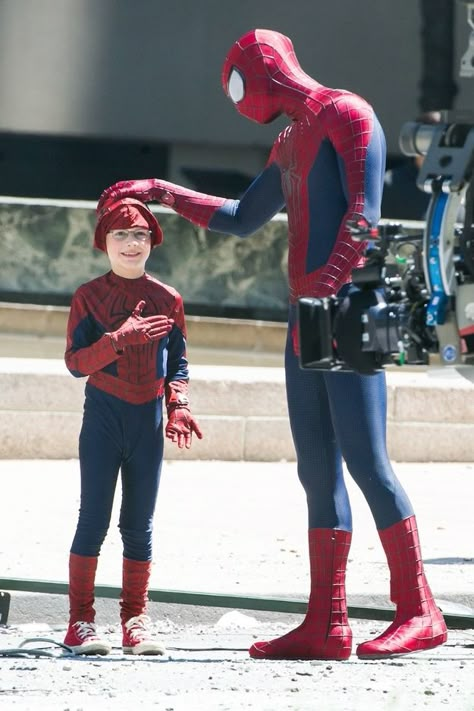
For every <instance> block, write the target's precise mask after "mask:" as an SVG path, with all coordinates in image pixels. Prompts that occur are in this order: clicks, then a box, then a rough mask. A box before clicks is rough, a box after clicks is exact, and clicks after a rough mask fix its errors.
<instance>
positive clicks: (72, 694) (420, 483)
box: [0, 460, 474, 711]
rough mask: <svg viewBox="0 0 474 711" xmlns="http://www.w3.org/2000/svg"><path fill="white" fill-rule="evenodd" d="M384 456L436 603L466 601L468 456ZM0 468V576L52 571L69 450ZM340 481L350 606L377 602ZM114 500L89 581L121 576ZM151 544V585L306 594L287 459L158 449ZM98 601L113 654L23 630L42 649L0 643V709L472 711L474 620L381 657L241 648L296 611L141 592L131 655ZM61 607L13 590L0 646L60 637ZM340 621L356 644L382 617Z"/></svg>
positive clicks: (302, 512)
mask: <svg viewBox="0 0 474 711" xmlns="http://www.w3.org/2000/svg"><path fill="white" fill-rule="evenodd" d="M395 468H396V471H397V473H398V475H399V477H400V479H401V481H402V483H403V484H404V485H405V487H406V488H407V490H408V493H409V495H410V497H411V499H412V502H413V504H414V507H415V510H416V513H417V518H418V523H419V527H420V532H421V541H422V550H423V557H424V561H425V566H426V571H427V575H428V578H429V581H430V583H431V587H432V588H433V591H434V593H435V596H436V598H437V601H438V604H439V605H440V607H441V609H442V610H443V611H444V612H449V613H454V614H456V613H459V614H474V613H473V608H474V553H473V547H472V540H473V524H472V493H473V489H474V464H455V463H453V464H449V465H447V464H423V465H420V464H416V465H414V464H397V465H395ZM0 469H1V472H2V477H1V484H2V489H1V491H0V540H1V541H2V546H1V550H0V578H4V579H7V578H10V579H12V578H28V579H40V580H52V581H65V580H66V576H67V558H68V550H69V545H70V542H71V539H72V535H73V532H74V528H75V523H76V517H77V509H78V495H79V480H78V462H77V461H76V460H67V461H61V460H56V461H51V460H35V461H32V460H22V461H17V460H15V461H12V460H3V461H1V462H0ZM347 483H348V487H349V489H350V494H351V500H352V504H353V518H354V538H353V546H352V548H351V554H350V559H349V566H348V574H347V588H348V597H349V604H351V605H378V606H380V605H384V606H387V605H388V604H389V603H388V572H387V567H386V564H385V560H384V555H383V551H382V548H381V545H380V543H379V540H378V536H377V534H376V531H375V527H374V524H373V521H372V518H371V516H370V512H369V510H368V507H367V505H366V503H365V501H364V499H363V497H362V496H361V494H360V492H359V491H358V490H357V489H356V487H355V486H354V485H353V483H352V481H351V480H350V478H349V477H348V478H347ZM117 494H119V492H117ZM118 505H119V495H117V498H116V507H115V510H114V518H113V524H112V526H111V529H110V531H109V535H108V537H107V540H106V543H105V544H104V547H103V551H102V555H101V558H100V564H99V572H98V580H97V582H98V583H100V584H104V585H114V586H118V585H119V582H120V566H121V545H120V538H119V535H118V530H117V527H116V524H117V519H118ZM154 541H155V560H154V570H153V575H152V581H151V587H152V588H153V589H161V590H177V591H188V592H191V591H198V592H209V593H215V594H219V593H222V594H224V593H227V594H232V595H236V596H239V595H243V596H245V595H263V596H273V597H281V598H297V599H305V598H306V597H307V594H308V566H307V551H306V506H305V501H304V496H303V492H302V489H301V487H300V485H299V483H298V481H297V477H296V472H295V465H294V464H293V463H287V462H277V463H252V462H219V461H181V460H173V461H168V462H165V466H164V471H163V478H162V483H161V490H160V495H159V500H158V506H157V512H156V524H155V532H154ZM0 589H1V585H0ZM97 610H98V619H97V622H98V624H99V627H100V630H101V632H102V633H103V634H104V635H105V636H107V637H108V638H109V639H110V641H111V643H112V645H113V647H114V649H113V654H112V655H110V656H109V657H105V658H96V657H92V658H88V659H84V658H71V657H68V656H64V655H63V654H62V653H61V650H60V649H59V648H56V647H53V646H52V645H51V643H46V642H41V641H33V642H31V643H28V644H29V646H39V647H42V648H47V649H48V650H50V651H51V654H52V655H53V656H52V657H51V658H44V657H35V656H34V655H29V656H27V657H18V658H15V657H12V656H4V657H1V656H0V708H1V709H2V711H3V710H4V709H5V711H7V710H10V709H12V710H20V709H21V710H22V711H24V710H26V709H32V710H33V709H34V710H36V709H40V708H41V707H44V708H47V709H48V711H49V709H52V710H53V711H59V710H60V709H61V710H63V711H65V710H66V709H69V711H79V709H81V710H83V711H89V709H93V710H95V709H107V710H108V709H130V708H138V707H140V708H142V709H144V710H145V711H146V710H147V709H159V710H160V711H194V710H195V709H201V708H202V709H206V710H208V711H237V709H238V710H239V711H240V710H241V709H251V710H252V711H283V710H287V709H288V710H289V711H313V710H315V709H324V711H333V710H334V711H335V710H336V709H337V711H358V710H359V709H364V710H365V709H366V708H367V707H368V706H372V707H373V708H374V709H377V710H379V709H380V710H382V711H385V710H387V711H389V710H390V711H392V710H393V709H397V710H400V711H402V710H405V709H415V710H421V709H444V708H447V707H448V706H449V707H450V708H454V709H456V711H458V710H459V711H468V710H469V711H472V709H474V674H473V672H474V630H463V631H456V630H451V631H450V635H449V638H448V642H447V644H446V645H444V646H443V647H440V648H438V649H435V650H433V651H431V652H424V653H421V654H418V655H411V656H408V657H402V658H398V659H394V660H386V661H382V662H381V661H370V662H368V661H365V662H364V661H361V660H358V659H357V657H356V656H355V655H353V656H352V657H351V659H350V660H348V661H347V662H320V661H312V662H311V661H294V662H289V661H256V660H252V659H250V658H249V656H248V653H247V649H248V647H249V646H250V644H252V642H253V641H254V640H255V639H266V638H269V637H271V636H276V635H278V634H281V633H283V632H285V631H287V630H289V629H291V627H293V626H295V625H296V624H298V623H299V622H300V621H301V619H302V617H301V615H294V614H293V615H289V614H287V613H276V612H257V611H253V610H242V609H224V608H217V607H216V608H214V607H201V606H190V605H178V604H162V603H157V602H154V603H151V604H150V615H151V617H152V620H153V625H154V629H155V631H156V634H157V635H158V636H159V638H160V639H162V640H163V641H164V643H165V645H166V647H167V654H166V655H165V657H161V658H155V659H154V658H149V659H147V658H138V659H130V658H129V657H123V656H122V654H121V650H120V635H119V627H118V603H117V600H113V599H101V600H98V601H97ZM66 616H67V598H66V596H65V595H49V594H34V593H21V592H13V593H12V601H11V609H10V614H9V619H8V626H7V627H0V653H1V652H2V650H3V652H5V651H6V652H7V653H10V654H11V653H12V652H13V650H14V649H16V648H17V647H18V645H19V644H21V642H24V641H25V640H27V639H30V638H33V639H36V638H45V639H47V640H55V641H57V642H59V641H61V640H62V638H63V635H64V630H65V625H66ZM351 624H352V627H353V631H354V638H355V644H357V643H358V642H359V641H362V640H363V639H368V638H370V637H372V636H374V635H375V634H377V633H379V632H380V631H382V629H383V628H384V627H385V626H386V624H387V623H385V622H381V621H373V620H362V619H354V620H352V622H351ZM355 644H354V649H355Z"/></svg>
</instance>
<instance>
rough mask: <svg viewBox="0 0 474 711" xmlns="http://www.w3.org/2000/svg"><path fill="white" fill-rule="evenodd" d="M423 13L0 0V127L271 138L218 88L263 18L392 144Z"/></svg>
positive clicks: (261, 2)
mask: <svg viewBox="0 0 474 711" xmlns="http://www.w3.org/2000/svg"><path fill="white" fill-rule="evenodd" d="M453 2H454V0H453ZM455 5H456V6H459V7H457V8H456V12H457V21H456V25H457V28H456V56H459V55H460V54H461V53H462V52H463V51H464V49H465V47H466V45H467V37H468V28H467V23H466V19H465V9H464V6H463V5H462V4H460V3H457V2H455ZM419 15H420V11H419V4H418V2H416V0H398V2H394V1H393V0H360V1H358V2H348V1H347V0H332V2H325V1H324V2H323V1H321V0H319V1H316V2H308V0H294V1H293V2H291V3H290V4H289V3H288V2H286V1H284V0H258V2H255V0H240V1H239V2H235V3H234V2H229V1H228V0H201V1H200V2H193V1H191V0H182V1H181V2H179V1H176V2H162V1H160V0H134V1H133V2H132V1H130V0H0V107H1V108H0V130H3V131H24V132H34V133H37V132H47V133H57V134H66V135H81V136H83V135H87V136H95V137H98V136H99V137H100V136H103V137H133V138H140V139H143V138H148V139H153V140H160V141H161V140H164V141H171V142H173V143H177V144H179V143H185V144H201V145H202V144H214V145H221V146H234V147H238V146H249V145H250V146H255V147H258V146H267V145H268V144H269V143H270V141H271V138H272V136H274V135H275V127H274V126H272V127H265V128H264V127H260V126H256V125H253V124H252V123H251V122H249V121H245V120H243V119H242V118H241V117H240V116H239V115H238V114H237V112H236V111H235V110H234V109H233V107H232V105H231V104H230V102H229V101H228V100H227V99H226V98H225V96H224V94H223V92H222V90H221V87H220V69H221V65H222V61H223V58H224V56H225V54H226V52H227V50H228V49H229V47H230V46H231V44H232V43H233V42H234V40H235V39H237V38H238V37H239V36H240V35H241V34H242V33H243V32H245V31H246V30H248V29H250V28H252V27H256V26H263V27H265V26H266V27H269V28H272V29H276V30H279V31H282V32H283V33H285V34H288V35H289V36H290V37H292V39H293V41H294V45H295V48H296V51H297V55H298V57H299V59H300V62H301V64H302V66H303V68H304V69H306V70H307V71H308V72H309V73H310V74H313V75H314V76H315V77H316V78H317V79H318V80H320V81H321V82H322V83H323V84H327V85H328V86H338V87H343V88H350V89H352V90H354V91H356V92H358V93H361V94H362V95H363V96H365V97H366V98H368V99H369V100H370V101H371V102H372V103H373V104H374V106H375V108H376V110H377V112H378V113H379V115H380V117H381V119H382V123H383V124H384V126H385V129H386V132H387V136H388V139H389V149H390V150H391V151H397V150H398V148H397V139H398V131H399V127H400V125H401V123H402V122H403V121H405V120H408V119H410V118H411V117H413V115H414V114H415V113H416V112H417V110H418V109H417V93H418V88H417V84H418V81H419V71H420V48H419V31H420V16H419ZM433 21H435V18H433ZM456 66H457V64H456ZM466 103H469V104H470V106H471V108H474V107H473V106H472V103H473V101H472V84H471V85H469V80H460V93H459V95H458V98H457V104H458V105H462V106H466Z"/></svg>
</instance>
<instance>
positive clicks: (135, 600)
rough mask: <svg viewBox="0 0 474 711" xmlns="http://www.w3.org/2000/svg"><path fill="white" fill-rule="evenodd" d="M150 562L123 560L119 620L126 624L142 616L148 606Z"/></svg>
mask: <svg viewBox="0 0 474 711" xmlns="http://www.w3.org/2000/svg"><path fill="white" fill-rule="evenodd" d="M151 565H152V564H151V561H149V560H130V559H129V558H124V559H123V570H122V595H121V599H120V619H121V620H122V623H125V622H128V620H130V619H131V618H132V617H137V616H138V615H144V614H145V613H146V609H147V605H148V586H149V583H150V575H151Z"/></svg>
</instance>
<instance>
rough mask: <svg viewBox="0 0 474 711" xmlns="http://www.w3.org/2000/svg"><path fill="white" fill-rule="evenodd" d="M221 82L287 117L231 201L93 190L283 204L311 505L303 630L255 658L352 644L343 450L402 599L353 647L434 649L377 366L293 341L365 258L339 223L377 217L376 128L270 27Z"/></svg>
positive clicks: (298, 422) (247, 207)
mask: <svg viewBox="0 0 474 711" xmlns="http://www.w3.org/2000/svg"><path fill="white" fill-rule="evenodd" d="M222 84H223V88H224V91H225V93H226V94H227V96H228V97H229V98H230V99H231V100H232V101H233V102H234V104H235V107H236V109H237V111H238V112H239V113H241V114H242V115H243V116H245V117H247V118H249V119H251V120H254V121H257V122H258V123H262V124H264V123H268V122H270V121H272V120H273V119H275V118H276V117H277V116H280V115H281V114H285V115H286V116H288V117H289V118H290V120H291V122H290V123H289V125H288V126H287V127H286V128H284V129H283V131H281V133H280V134H279V135H278V137H277V139H276V140H275V142H274V145H273V148H272V150H271V152H270V156H269V159H268V161H267V164H266V166H265V168H264V169H263V171H262V172H261V173H260V175H258V176H257V177H256V179H255V180H254V181H253V183H252V184H251V185H250V187H249V188H248V189H247V191H246V192H245V194H244V195H243V196H242V198H241V199H240V200H227V199H225V198H220V197H215V196H209V195H203V194H201V193H197V192H194V191H190V190H187V189H186V188H183V187H181V186H177V185H174V184H172V183H169V182H167V181H163V180H160V179H150V180H139V181H123V182H121V183H117V184H116V185H114V186H112V187H111V188H109V189H108V190H106V191H105V193H104V194H103V198H102V199H101V200H103V199H110V198H111V197H124V196H126V195H129V196H134V197H138V198H139V199H140V200H143V201H147V200H157V201H158V202H160V203H162V204H165V205H168V206H170V207H172V208H173V209H174V210H175V211H176V212H177V213H179V214H180V215H182V216H183V217H185V218H186V219H188V220H190V221H192V222H194V223H195V224H198V225H201V226H203V227H207V228H208V229H210V230H216V231H218V232H223V233H228V234H233V235H238V236H241V237H245V236H246V235H248V234H251V233H253V232H255V230H257V229H258V228H259V227H260V226H262V225H263V224H264V223H265V222H267V221H268V220H269V219H270V218H271V217H272V216H273V215H275V213H277V212H278V211H279V210H280V209H281V208H282V207H283V206H286V210H287V214H288V241H289V251H288V280H289V302H290V304H289V328H288V339H287V346H286V355H285V370H286V386H287V399H288V409H289V417H290V424H291V430H292V434H293V439H294V444H295V448H296V454H297V462H298V475H299V478H300V481H301V483H302V485H303V487H304V489H305V492H306V496H307V502H308V524H309V550H310V569H311V595H310V600H309V606H308V613H307V615H306V618H305V621H304V622H303V624H302V625H301V626H300V627H298V628H297V629H296V630H293V631H292V632H290V633H289V634H288V635H285V636H284V637H281V638H279V639H276V640H272V641H270V642H258V643H256V644H254V645H253V646H252V648H251V650H250V654H251V655H252V656H254V657H263V658H322V659H345V658H347V657H348V656H349V655H350V653H351V642H352V633H351V630H350V627H349V624H348V621H347V611H346V603H345V570H346V563H347V555H348V552H349V547H350V541H351V530H352V519H351V508H350V502H349V497H348V493H347V489H346V485H345V482H344V476H343V467H342V462H343V459H344V460H345V462H346V464H347V468H348V470H349V472H350V474H351V476H352V477H353V478H354V480H355V481H356V482H357V484H358V485H359V487H360V488H361V490H362V492H363V494H364V496H365V498H366V499H367V502H368V504H369V506H370V509H371V511H372V514H373V516H374V520H375V523H376V526H377V529H378V530H379V533H380V536H381V539H382V543H383V544H384V548H385V551H386V553H387V558H388V562H389V566H390V570H391V574H392V599H394V601H395V602H397V604H398V613H397V619H396V621H395V622H394V627H392V626H391V627H390V628H389V629H388V630H387V631H386V632H384V633H383V634H382V635H381V636H380V637H379V638H377V639H376V640H372V641H370V642H366V643H364V644H362V645H359V647H358V650H357V653H358V655H359V656H361V657H385V656H393V655H396V654H402V653H406V652H407V651H415V650H418V649H425V648H429V647H433V646H436V645H438V644H441V643H442V642H443V641H444V640H445V639H446V632H445V626H444V621H443V620H442V617H441V615H440V613H439V612H438V611H437V608H436V606H435V605H434V602H433V599H432V596H431V592H429V594H428V592H427V591H429V588H428V584H427V583H426V580H425V577H424V572H423V569H422V563H421V556H420V554H419V544H418V539H417V529H416V521H415V517H414V514H413V509H412V506H411V504H410V501H409V499H408V497H407V495H406V493H405V491H404V489H403V488H402V486H401V484H400V482H399V480H398V479H397V477H396V475H395V474H394V472H393V469H392V467H391V464H390V461H389V457H388V454H387V448H386V385H385V376H384V374H383V373H379V374H376V375H372V376H365V375H359V374H357V373H341V372H338V373H332V372H318V371H308V370H302V369H300V367H299V362H298V344H297V342H296V340H297V339H296V337H295V333H296V317H297V314H296V303H297V300H298V298H300V297H305V296H314V297H326V296H330V295H335V294H338V293H339V294H340V293H341V290H344V289H347V288H348V287H347V285H349V284H350V280H351V272H352V269H353V268H354V267H356V266H357V265H358V264H359V263H360V261H361V258H362V253H363V249H364V245H363V244H360V243H357V242H354V241H353V240H352V239H351V236H350V233H349V231H348V229H347V227H346V223H347V221H348V220H350V219H356V218H358V217H359V216H361V215H362V216H364V217H365V219H366V220H367V221H368V222H369V223H372V224H375V223H377V221H378V219H379V217H380V204H381V195H382V186H383V178H384V170H385V139H384V134H383V131H382V128H381V126H380V124H379V122H378V120H377V117H376V115H375V113H374V111H373V109H372V107H371V106H370V105H369V104H368V103H367V102H366V101H365V100H364V99H363V98H361V97H360V96H357V95H355V94H353V93H350V92H348V91H343V90H339V89H330V88H327V87H324V86H322V85H321V84H319V83H318V82H316V81H315V80H314V79H312V78H311V77H310V76H308V75H307V74H306V73H305V72H304V71H303V69H302V68H301V66H300V65H299V63H298V60H297V58H296V56H295V53H294V49H293V45H292V43H291V40H289V39H288V38H287V37H285V36H283V35H281V34H279V33H278V32H273V31H269V30H252V31H251V32H248V33H247V34H246V35H244V36H243V37H242V38H241V39H240V40H239V41H238V42H236V43H235V45H234V46H233V47H232V49H231V51H230V52H229V54H228V56H227V58H226V60H225V63H224V67H223V71H222ZM270 408H271V403H269V409H270ZM273 525H277V523H275V522H274V523H273ZM414 550H416V553H414V552H413V551H414ZM427 600H428V601H427ZM402 618H403V624H402V622H401V620H402ZM406 619H408V620H409V622H406ZM427 629H428V630H429V631H427Z"/></svg>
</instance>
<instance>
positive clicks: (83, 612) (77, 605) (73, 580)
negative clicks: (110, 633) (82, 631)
mask: <svg viewBox="0 0 474 711" xmlns="http://www.w3.org/2000/svg"><path fill="white" fill-rule="evenodd" d="M98 560H99V559H98V557H96V556H84V555H76V554H75V553H71V554H70V556H69V623H70V624H74V623H75V622H94V619H95V610H94V584H95V574H96V570H97V563H98Z"/></svg>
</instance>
